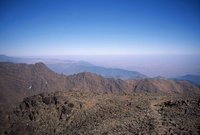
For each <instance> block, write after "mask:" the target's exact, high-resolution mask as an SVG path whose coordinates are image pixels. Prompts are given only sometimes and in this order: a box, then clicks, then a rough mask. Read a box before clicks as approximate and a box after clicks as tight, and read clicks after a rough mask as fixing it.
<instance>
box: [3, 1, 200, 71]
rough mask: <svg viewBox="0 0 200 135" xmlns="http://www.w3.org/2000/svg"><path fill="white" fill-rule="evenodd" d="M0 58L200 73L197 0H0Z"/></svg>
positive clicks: (199, 27)
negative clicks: (49, 59) (62, 59)
mask: <svg viewBox="0 0 200 135" xmlns="http://www.w3.org/2000/svg"><path fill="white" fill-rule="evenodd" d="M0 54H5V55H8V56H26V57H32V56H37V57H43V56H48V57H54V56H55V57H64V56H70V57H66V58H67V59H69V58H74V59H77V60H88V61H89V62H92V63H95V64H97V65H103V66H109V67H120V68H125V69H130V70H139V71H141V72H143V73H146V74H149V75H167V74H168V75H169V74H170V75H175V74H176V75H181V74H184V73H192V74H200V62H199V59H200V1H199V0H0ZM77 56H79V57H77ZM94 56H95V57H94Z"/></svg>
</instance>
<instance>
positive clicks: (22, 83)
mask: <svg viewBox="0 0 200 135" xmlns="http://www.w3.org/2000/svg"><path fill="white" fill-rule="evenodd" d="M0 76H1V77H0V102H1V103H9V102H16V101H21V100H22V99H23V98H24V97H28V96H31V95H35V94H38V93H42V92H53V91H89V92H95V93H96V92H97V93H99V92H100V93H121V94H123V93H124V94H125V93H135V92H142V93H143V92H149V93H199V92H200V90H199V87H198V86H195V85H193V84H191V83H189V82H187V81H178V80H167V79H138V80H121V79H114V78H104V77H102V76H101V75H97V74H94V73H90V72H83V73H78V74H74V75H69V76H66V75H63V74H58V73H55V72H53V71H52V70H50V69H49V68H48V67H47V66H46V65H45V64H43V63H36V64H19V63H10V62H0Z"/></svg>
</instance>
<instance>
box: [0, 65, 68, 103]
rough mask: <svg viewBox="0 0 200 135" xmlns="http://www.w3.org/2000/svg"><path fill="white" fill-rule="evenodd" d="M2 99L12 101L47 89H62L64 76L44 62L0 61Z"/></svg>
mask: <svg viewBox="0 0 200 135" xmlns="http://www.w3.org/2000/svg"><path fill="white" fill-rule="evenodd" d="M0 76H1V77H0V97H1V98H0V101H4V102H12V101H17V100H19V99H22V98H23V97H27V96H29V95H34V94H37V93H41V92H45V91H55V90H61V89H62V88H63V87H64V78H65V77H64V76H61V75H58V74H56V73H54V72H53V71H51V70H49V69H48V68H47V67H46V65H44V64H43V63H36V64H30V65H28V64H14V63H8V62H2V63H0Z"/></svg>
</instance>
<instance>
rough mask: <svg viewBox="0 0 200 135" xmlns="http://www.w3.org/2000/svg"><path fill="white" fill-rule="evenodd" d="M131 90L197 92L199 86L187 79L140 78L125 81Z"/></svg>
mask: <svg viewBox="0 0 200 135" xmlns="http://www.w3.org/2000/svg"><path fill="white" fill-rule="evenodd" d="M127 82H128V83H129V85H130V86H131V87H132V90H131V91H133V92H150V93H152V92H163V93H193V92H195V93H199V92H200V89H199V87H197V86H195V85H193V84H191V83H189V82H187V81H175V80H167V79H141V80H129V81H127Z"/></svg>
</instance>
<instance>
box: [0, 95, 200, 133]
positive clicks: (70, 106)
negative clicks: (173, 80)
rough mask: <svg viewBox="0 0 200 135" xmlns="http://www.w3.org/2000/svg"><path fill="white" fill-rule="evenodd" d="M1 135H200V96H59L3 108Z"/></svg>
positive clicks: (41, 96)
mask: <svg viewBox="0 0 200 135" xmlns="http://www.w3.org/2000/svg"><path fill="white" fill-rule="evenodd" d="M0 116H1V120H0V122H1V123H0V125H1V128H0V131H1V134H2V135H22V134H23V135H36V134H37V135H44V134H48V135H59V134H60V135H64V134H65V135H68V134H69V135H74V134H85V135H86V134H103V135H106V134H113V135H114V134H121V135H122V134H123V135H127V134H130V135H132V134H192V135H193V134H200V96H199V95H187V94H158V93H157V94H156V93H134V94H112V93H110V94H105V93H94V92H78V91H73V92H54V93H49V94H47V93H43V94H39V95H35V96H32V97H28V98H25V99H24V100H23V101H22V102H20V103H18V104H16V105H12V106H7V105H4V106H1V111H0Z"/></svg>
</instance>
